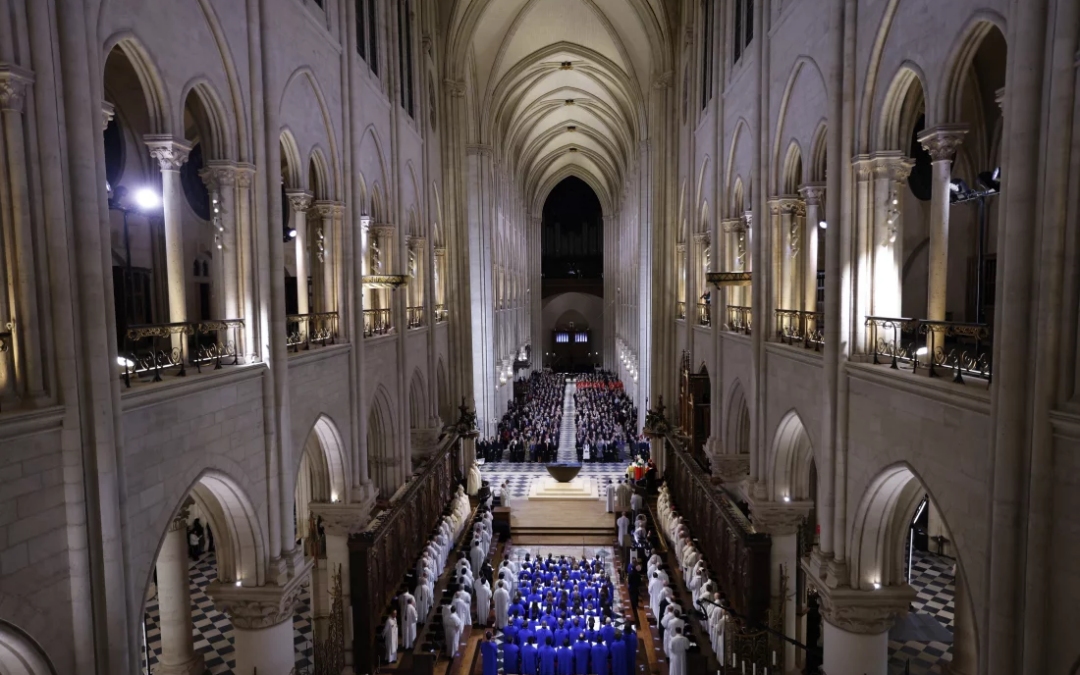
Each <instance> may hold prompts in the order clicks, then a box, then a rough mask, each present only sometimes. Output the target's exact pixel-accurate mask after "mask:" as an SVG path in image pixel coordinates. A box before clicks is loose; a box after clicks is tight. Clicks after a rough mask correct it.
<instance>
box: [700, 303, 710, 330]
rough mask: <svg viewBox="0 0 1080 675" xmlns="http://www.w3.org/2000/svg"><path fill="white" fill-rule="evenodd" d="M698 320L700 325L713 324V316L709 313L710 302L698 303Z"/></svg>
mask: <svg viewBox="0 0 1080 675" xmlns="http://www.w3.org/2000/svg"><path fill="white" fill-rule="evenodd" d="M697 322H698V325H699V326H709V325H712V317H711V316H710V314H709V303H707V302H699V303H698V304H697Z"/></svg>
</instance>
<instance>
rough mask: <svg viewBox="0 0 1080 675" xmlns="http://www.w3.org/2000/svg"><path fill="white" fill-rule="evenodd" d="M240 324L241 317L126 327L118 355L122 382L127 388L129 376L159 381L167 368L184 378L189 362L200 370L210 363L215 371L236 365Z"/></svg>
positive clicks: (242, 325)
mask: <svg viewBox="0 0 1080 675" xmlns="http://www.w3.org/2000/svg"><path fill="white" fill-rule="evenodd" d="M243 327H244V320H243V319H211V320H207V321H196V322H179V323H158V324H139V325H133V326H129V327H128V329H127V333H126V334H125V344H124V348H123V349H121V350H119V352H120V355H119V357H118V361H119V365H120V368H121V377H122V378H123V380H124V384H125V385H126V386H127V387H130V386H131V379H132V377H135V378H145V379H150V380H151V381H152V382H161V374H162V372H164V371H166V370H176V376H177V377H184V376H185V375H187V367H188V366H189V365H190V366H195V369H196V370H197V371H199V372H202V367H203V366H204V365H210V364H211V363H212V364H213V365H214V370H220V369H221V367H222V366H235V365H237V364H238V363H239V362H240V357H239V354H238V352H237V345H238V344H239V339H238V331H239V329H241V328H243Z"/></svg>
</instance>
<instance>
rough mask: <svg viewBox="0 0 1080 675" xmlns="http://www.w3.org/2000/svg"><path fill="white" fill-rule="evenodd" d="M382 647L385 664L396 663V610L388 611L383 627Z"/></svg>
mask: <svg viewBox="0 0 1080 675" xmlns="http://www.w3.org/2000/svg"><path fill="white" fill-rule="evenodd" d="M383 647H385V649H386V651H385V654H384V656H385V658H386V662H387V663H394V662H395V661H397V610H396V609H393V610H390V618H389V619H387V620H386V625H385V626H383Z"/></svg>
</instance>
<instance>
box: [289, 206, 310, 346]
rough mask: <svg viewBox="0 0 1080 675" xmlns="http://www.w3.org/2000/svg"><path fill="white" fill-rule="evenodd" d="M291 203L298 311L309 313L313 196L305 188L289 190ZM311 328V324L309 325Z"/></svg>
mask: <svg viewBox="0 0 1080 675" xmlns="http://www.w3.org/2000/svg"><path fill="white" fill-rule="evenodd" d="M286 194H287V196H288V198H289V205H290V206H292V212H293V228H294V229H295V230H296V237H295V238H294V239H293V242H294V243H295V245H296V313H297V314H309V313H311V306H310V304H309V303H308V272H309V269H310V266H311V265H310V260H311V258H310V253H309V251H308V241H309V237H308V229H307V212H308V209H310V208H311V203H312V201H311V200H312V196H311V193H310V192H305V191H304V190H289V192H288V193H286ZM308 330H309V331H310V330H311V326H308Z"/></svg>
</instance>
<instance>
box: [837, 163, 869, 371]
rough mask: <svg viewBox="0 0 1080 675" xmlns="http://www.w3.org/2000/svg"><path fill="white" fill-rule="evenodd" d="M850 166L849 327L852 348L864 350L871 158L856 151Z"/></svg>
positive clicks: (859, 350)
mask: <svg viewBox="0 0 1080 675" xmlns="http://www.w3.org/2000/svg"><path fill="white" fill-rule="evenodd" d="M852 166H853V168H854V174H855V180H856V184H855V200H854V201H855V214H854V217H853V218H852V227H853V229H852V233H851V239H852V240H854V244H853V253H852V268H851V270H849V275H850V274H853V275H854V278H855V281H854V288H852V289H851V291H852V293H853V299H852V307H853V309H852V311H853V312H854V322H853V323H854V325H853V326H852V328H853V329H854V332H855V336H854V339H855V350H856V351H858V352H863V351H865V349H866V345H867V338H866V335H867V330H866V325H865V324H866V317H867V316H868V315H870V314H872V313H873V300H872V298H873V294H874V277H873V260H874V250H873V249H874V244H873V240H874V236H873V201H872V197H871V195H872V190H871V183H870V181H871V179H872V178H873V161H872V160H871V159H870V156H869V155H859V156H858V157H856V158H855V160H854V162H853V163H852ZM829 224H830V225H831V224H832V223H829ZM846 245H847V244H846V243H845V246H846ZM841 276H843V275H841ZM849 278H850V276H849Z"/></svg>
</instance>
